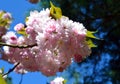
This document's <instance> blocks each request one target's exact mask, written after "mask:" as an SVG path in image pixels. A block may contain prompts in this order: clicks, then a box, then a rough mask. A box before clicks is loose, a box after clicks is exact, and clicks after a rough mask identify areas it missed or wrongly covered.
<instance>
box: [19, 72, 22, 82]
mask: <svg viewBox="0 0 120 84" xmlns="http://www.w3.org/2000/svg"><path fill="white" fill-rule="evenodd" d="M22 81H23V74H21V78H20V82H19V84H22Z"/></svg>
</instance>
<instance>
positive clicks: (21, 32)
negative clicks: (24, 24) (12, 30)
mask: <svg viewBox="0 0 120 84" xmlns="http://www.w3.org/2000/svg"><path fill="white" fill-rule="evenodd" d="M17 33H18V34H21V35H23V36H27V33H26V32H25V28H22V29H21V30H20V31H18V32H17Z"/></svg>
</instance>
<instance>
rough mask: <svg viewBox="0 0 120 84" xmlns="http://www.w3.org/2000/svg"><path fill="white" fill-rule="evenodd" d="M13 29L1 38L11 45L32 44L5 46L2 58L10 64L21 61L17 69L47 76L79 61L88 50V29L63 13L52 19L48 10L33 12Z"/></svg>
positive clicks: (89, 51) (17, 70)
mask: <svg viewBox="0 0 120 84" xmlns="http://www.w3.org/2000/svg"><path fill="white" fill-rule="evenodd" d="M14 29H15V30H16V31H17V32H18V33H20V32H21V34H23V36H19V37H18V36H16V34H15V32H8V33H7V34H6V35H4V36H3V40H4V41H5V42H6V43H7V44H11V45H18V46H23V45H26V46H27V45H34V46H31V47H26V48H13V47H8V46H4V51H5V52H4V55H3V56H2V58H3V59H4V60H7V61H9V62H10V63H14V64H16V63H20V64H19V65H18V66H17V68H16V69H15V71H16V72H19V73H25V72H26V71H32V72H33V71H40V72H42V73H43V74H44V75H46V76H52V75H55V74H56V72H62V71H63V70H64V69H65V68H66V67H67V66H69V65H70V64H71V62H72V61H73V60H75V61H76V62H81V61H82V59H83V58H86V56H89V55H90V53H91V49H90V47H89V46H88V44H87V42H86V32H87V30H86V29H85V27H84V26H83V24H82V23H79V22H73V21H72V20H70V19H69V18H68V17H65V16H62V17H61V18H60V19H54V18H52V17H51V15H50V10H49V9H46V10H42V11H41V12H38V11H32V12H30V16H29V17H27V18H26V26H25V25H24V24H22V23H19V24H17V25H16V26H15V27H14Z"/></svg>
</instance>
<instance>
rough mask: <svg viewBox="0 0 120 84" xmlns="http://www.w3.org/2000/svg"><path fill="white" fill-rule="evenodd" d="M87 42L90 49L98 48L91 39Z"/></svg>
mask: <svg viewBox="0 0 120 84" xmlns="http://www.w3.org/2000/svg"><path fill="white" fill-rule="evenodd" d="M86 42H87V44H88V46H89V47H90V48H92V47H97V46H96V45H95V44H94V43H93V42H92V40H91V39H88V40H87V41H86Z"/></svg>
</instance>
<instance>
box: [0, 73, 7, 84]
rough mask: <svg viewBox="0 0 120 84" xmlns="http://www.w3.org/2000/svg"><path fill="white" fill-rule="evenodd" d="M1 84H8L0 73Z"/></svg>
mask: <svg viewBox="0 0 120 84" xmlns="http://www.w3.org/2000/svg"><path fill="white" fill-rule="evenodd" d="M0 84H6V82H5V80H4V78H3V77H2V75H1V74H0Z"/></svg>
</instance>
